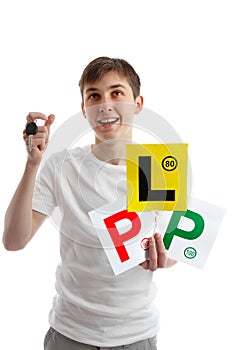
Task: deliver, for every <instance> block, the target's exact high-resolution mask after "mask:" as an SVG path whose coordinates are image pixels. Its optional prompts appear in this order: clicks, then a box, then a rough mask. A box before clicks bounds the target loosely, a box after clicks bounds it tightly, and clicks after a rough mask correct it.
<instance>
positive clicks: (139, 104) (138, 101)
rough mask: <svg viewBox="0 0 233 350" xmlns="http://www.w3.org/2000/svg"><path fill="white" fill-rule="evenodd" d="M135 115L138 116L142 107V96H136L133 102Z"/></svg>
mask: <svg viewBox="0 0 233 350" xmlns="http://www.w3.org/2000/svg"><path fill="white" fill-rule="evenodd" d="M135 103H136V105H135V114H138V113H140V112H141V110H142V107H143V97H142V96H138V97H137V98H136V100H135Z"/></svg>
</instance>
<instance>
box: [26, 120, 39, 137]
mask: <svg viewBox="0 0 233 350" xmlns="http://www.w3.org/2000/svg"><path fill="white" fill-rule="evenodd" d="M37 132H38V126H37V125H36V123H34V122H31V123H28V124H27V126H26V134H27V135H35V134H36V133H37Z"/></svg>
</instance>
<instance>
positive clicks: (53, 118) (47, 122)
mask: <svg viewBox="0 0 233 350" xmlns="http://www.w3.org/2000/svg"><path fill="white" fill-rule="evenodd" d="M54 120H55V115H54V114H50V115H49V116H48V119H47V120H46V122H45V124H44V125H45V126H47V128H48V129H50V126H51V125H52V124H53V122H54Z"/></svg>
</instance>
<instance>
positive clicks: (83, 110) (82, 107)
mask: <svg viewBox="0 0 233 350" xmlns="http://www.w3.org/2000/svg"><path fill="white" fill-rule="evenodd" d="M81 109H82V112H83V116H84V118H86V112H85V108H84V103H83V102H82V103H81Z"/></svg>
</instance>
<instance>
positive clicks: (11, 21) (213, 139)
mask: <svg viewBox="0 0 233 350" xmlns="http://www.w3.org/2000/svg"><path fill="white" fill-rule="evenodd" d="M232 12H233V11H232V1H230V0H229V1H227V0H221V1H216V0H196V1H187V0H176V1H174V0H167V1H165V0H161V1H152V0H151V1H150V0H145V1H138V0H134V1H126V0H118V1H116V2H113V1H109V0H108V1H107V0H99V1H94V0H93V1H92V0H89V1H78V0H76V1H74V0H67V1H60V0H56V1H51V0H47V1H45V0H40V1H34V0H30V1H29V0H28V1H26V0H21V1H16V0H14V1H10V0H9V1H2V2H1V5H0V33H1V34H0V35H1V55H0V61H1V64H0V91H1V95H0V99H1V103H0V116H1V138H0V149H1V182H0V186H1V187H0V226H1V232H2V231H3V220H4V214H5V211H6V208H7V206H8V204H9V201H10V199H11V197H12V195H13V192H14V190H15V188H16V185H17V183H18V182H19V179H20V177H21V174H22V171H23V169H24V164H25V160H26V152H25V148H24V143H23V140H22V130H23V128H24V125H25V116H26V115H27V113H28V112H29V111H42V112H43V113H45V114H49V113H55V114H56V121H55V123H54V127H53V130H56V128H58V127H59V125H61V124H62V123H63V122H64V121H65V120H66V119H67V118H69V117H71V116H73V115H74V114H75V113H77V112H79V111H80V94H79V88H78V80H79V77H80V75H81V73H82V70H83V68H84V67H85V66H86V64H87V63H88V62H89V61H90V60H92V59H93V58H95V57H97V56H100V55H101V56H102V55H108V56H111V57H121V58H125V59H126V60H128V61H129V62H130V63H131V64H132V65H133V66H134V67H135V69H136V71H137V72H138V73H139V75H140V76H141V80H142V94H143V95H144V97H145V107H147V108H149V109H152V110H153V111H155V112H156V113H158V114H160V115H161V116H163V117H164V118H165V119H166V120H167V121H168V122H169V123H171V124H172V125H173V126H174V127H175V128H176V130H177V132H178V133H179V135H180V136H181V138H182V139H183V140H184V142H187V143H188V144H189V155H190V158H191V162H192V171H193V180H194V183H193V190H192V195H193V196H195V197H197V198H199V199H203V200H206V201H209V202H211V203H213V204H216V205H220V206H222V207H225V208H227V213H226V216H225V220H224V222H223V224H222V226H221V230H220V231H219V234H218V237H217V240H216V242H215V244H214V247H213V249H212V251H211V254H210V256H209V259H208V261H207V264H206V266H205V268H204V269H203V270H198V269H195V268H193V267H190V266H188V265H184V264H181V263H179V264H178V265H177V266H176V267H174V268H172V269H169V270H160V271H158V272H156V273H155V274H154V278H155V281H156V282H157V284H158V286H159V294H158V305H159V308H160V311H161V330H160V333H159V337H158V338H159V349H161V350H168V349H179V350H184V349H189V350H194V349H197V348H198V349H201V350H202V349H203V350H204V349H212V350H214V349H229V348H230V347H231V344H232V319H231V316H232V313H233V308H232V295H233V287H232V286H233V284H232V283H230V280H231V279H232V244H233V239H232V236H233V234H232V231H231V229H232V227H231V221H230V218H231V212H230V209H231V207H232V206H231V204H232V203H231V199H232V195H233V194H232V173H231V169H232V147H231V148H230V138H231V137H232V128H231V127H230V124H229V123H230V121H231V119H232V117H233V104H232V96H233V64H232V62H233V50H232V42H233V41H232V33H233V21H232V18H233V13H232ZM58 262H59V255H58V233H57V231H56V229H55V228H54V226H53V225H52V224H51V223H50V222H49V221H48V222H47V223H46V224H44V226H43V227H42V228H41V229H40V231H39V232H38V233H37V235H36V237H35V238H34V239H33V240H32V242H31V243H30V244H29V245H28V246H27V247H26V248H25V249H24V250H23V251H19V252H6V251H5V250H4V248H3V246H2V245H1V246H0V281H1V282H0V329H1V336H0V347H1V348H3V349H4V350H13V349H15V348H17V349H24V350H31V349H33V350H41V349H42V342H43V337H44V333H45V332H46V330H47V328H48V321H47V319H48V312H49V308H50V306H51V303H52V298H53V295H54V281H55V277H54V276H55V268H56V265H57V263H58Z"/></svg>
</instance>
